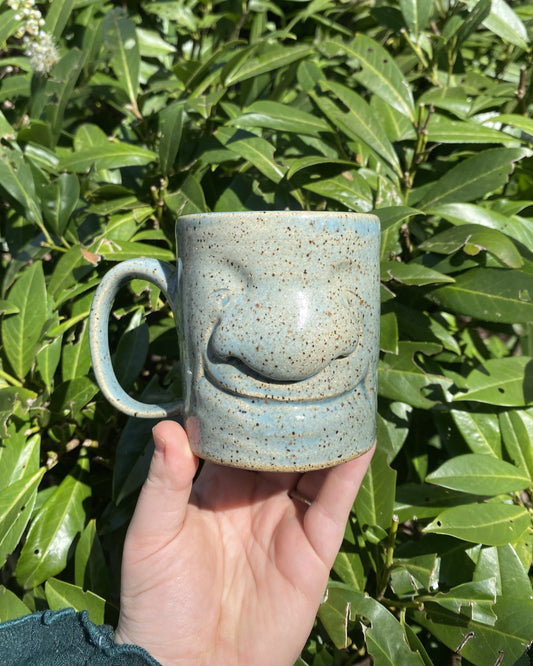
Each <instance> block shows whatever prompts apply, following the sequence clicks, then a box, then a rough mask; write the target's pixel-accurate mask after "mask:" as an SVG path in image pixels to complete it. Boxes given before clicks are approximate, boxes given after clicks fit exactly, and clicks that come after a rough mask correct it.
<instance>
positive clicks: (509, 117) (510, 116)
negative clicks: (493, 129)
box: [490, 113, 533, 137]
mask: <svg viewBox="0 0 533 666" xmlns="http://www.w3.org/2000/svg"><path fill="white" fill-rule="evenodd" d="M490 122H491V123H503V124H504V125H510V126H511V127H516V128H517V129H519V130H522V132H524V133H525V134H529V136H530V137H533V118H528V117H527V116H521V115H519V114H518V113H500V114H499V115H497V116H494V117H493V118H491V119H490Z"/></svg>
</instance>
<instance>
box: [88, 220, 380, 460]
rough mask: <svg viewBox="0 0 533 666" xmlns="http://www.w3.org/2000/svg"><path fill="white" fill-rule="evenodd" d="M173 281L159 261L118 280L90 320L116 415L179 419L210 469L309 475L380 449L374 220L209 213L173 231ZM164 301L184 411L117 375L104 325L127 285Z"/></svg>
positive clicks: (101, 291)
mask: <svg viewBox="0 0 533 666" xmlns="http://www.w3.org/2000/svg"><path fill="white" fill-rule="evenodd" d="M176 236H177V248H178V258H177V271H175V270H174V268H173V267H171V266H170V265H168V264H166V263H164V262H161V261H157V260H153V259H143V258H139V259H133V260H131V261H125V262H122V263H121V264H118V265H117V266H115V267H114V268H112V269H111V270H110V271H109V272H108V273H107V274H106V275H105V276H104V279H103V280H102V282H101V283H100V285H99V287H98V289H97V292H96V295H95V297H94V301H93V305H92V308H91V315H90V342H91V355H92V359H93V367H94V372H95V375H96V379H97V381H98V384H99V385H100V388H101V389H102V391H103V393H104V395H105V396H106V397H107V399H108V400H109V401H110V402H111V403H112V404H113V405H114V406H115V407H117V409H120V410H122V411H123V412H125V413H127V414H130V415H132V416H137V417H147V418H162V417H168V416H170V417H172V416H176V415H180V417H181V419H182V420H183V423H184V425H185V428H186V430H187V433H188V435H189V438H190V441H191V446H192V448H193V450H194V451H195V453H196V454H197V455H198V456H200V457H201V458H204V459H207V460H213V461H215V462H218V463H221V464H226V465H233V466H236V467H242V468H246V469H255V470H276V471H280V470H282V471H295V470H299V471H303V470H309V469H317V468H322V467H328V466H331V465H335V464H338V463H341V462H344V461H347V460H350V459H352V458H355V457H357V456H359V455H361V454H362V453H363V452H364V451H367V450H368V449H369V448H370V447H371V446H372V445H373V443H374V440H375V423H376V375H377V361H378V350H379V243H380V225H379V220H378V218H377V217H375V216H374V215H367V214H356V213H329V212H289V211H279V212H237V213H205V214H200V215H187V216H184V217H181V218H179V219H178V221H177V225H176ZM133 278H141V279H145V280H148V281H149V282H152V283H153V284H155V285H156V286H158V287H159V288H160V289H161V290H162V291H163V293H164V294H165V296H166V298H167V299H168V301H169V303H170V306H171V308H172V311H173V313H174V317H175V320H176V326H177V329H178V338H179V342H180V347H179V348H180V362H181V366H182V377H183V399H182V401H180V402H179V403H178V402H176V403H171V404H161V405H146V404H144V403H141V402H138V401H137V400H135V399H133V398H131V397H130V396H129V395H128V394H127V393H125V391H124V390H123V389H122V388H121V387H120V385H119V384H118V381H117V379H116V377H115V374H114V372H113V368H112V365H111V358H110V352H109V344H108V333H107V327H108V320H109V313H110V311H111V306H112V302H113V299H114V297H115V294H116V293H117V291H118V289H119V288H120V286H121V285H123V284H124V283H125V282H126V281H128V280H131V279H133Z"/></svg>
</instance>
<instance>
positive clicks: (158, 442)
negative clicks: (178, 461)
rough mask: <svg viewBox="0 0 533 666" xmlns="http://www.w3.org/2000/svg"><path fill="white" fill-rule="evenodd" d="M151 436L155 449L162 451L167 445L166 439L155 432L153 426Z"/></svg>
mask: <svg viewBox="0 0 533 666" xmlns="http://www.w3.org/2000/svg"><path fill="white" fill-rule="evenodd" d="M152 436H153V438H154V444H155V448H156V450H157V451H159V452H160V453H164V452H165V447H166V445H167V440H166V439H165V438H164V437H161V435H159V434H158V433H157V432H156V430H155V427H154V428H152Z"/></svg>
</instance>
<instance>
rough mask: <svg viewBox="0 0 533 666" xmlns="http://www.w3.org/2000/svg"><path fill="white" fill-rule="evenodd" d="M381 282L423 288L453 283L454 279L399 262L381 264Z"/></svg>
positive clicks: (421, 266) (416, 265) (423, 267)
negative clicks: (427, 285)
mask: <svg viewBox="0 0 533 666" xmlns="http://www.w3.org/2000/svg"><path fill="white" fill-rule="evenodd" d="M381 280H382V281H383V282H390V281H392V282H399V283H400V284H410V285H419V286H423V285H426V284H439V283H443V282H444V283H446V282H448V283H449V282H455V280H454V278H452V277H450V276H449V275H444V274H443V273H439V271H435V270H433V269H431V268H426V266H423V265H422V264H415V263H413V262H411V263H409V264H403V263H401V262H399V261H382V262H381Z"/></svg>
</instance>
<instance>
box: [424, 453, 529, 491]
mask: <svg viewBox="0 0 533 666" xmlns="http://www.w3.org/2000/svg"><path fill="white" fill-rule="evenodd" d="M426 483H433V484H435V485H437V486H443V487H444V488H450V489H452V490H459V491H461V492H463V493H473V494H474V495H502V494H504V493H512V492H515V491H517V490H523V489H524V488H527V487H528V486H529V484H530V478H529V476H527V475H525V474H524V473H523V472H522V471H521V470H519V469H518V468H517V467H515V466H514V465H511V463H508V462H505V460H498V459H497V458H494V457H492V456H487V455H479V454H476V453H466V454H465V455H461V456H455V457H454V458H452V459H451V460H447V461H446V462H445V463H443V464H442V465H441V466H440V467H439V468H438V469H436V470H435V471H434V472H432V473H431V474H428V476H427V477H426Z"/></svg>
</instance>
